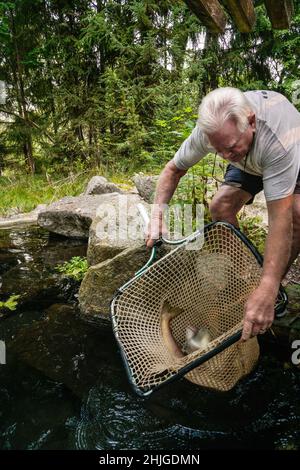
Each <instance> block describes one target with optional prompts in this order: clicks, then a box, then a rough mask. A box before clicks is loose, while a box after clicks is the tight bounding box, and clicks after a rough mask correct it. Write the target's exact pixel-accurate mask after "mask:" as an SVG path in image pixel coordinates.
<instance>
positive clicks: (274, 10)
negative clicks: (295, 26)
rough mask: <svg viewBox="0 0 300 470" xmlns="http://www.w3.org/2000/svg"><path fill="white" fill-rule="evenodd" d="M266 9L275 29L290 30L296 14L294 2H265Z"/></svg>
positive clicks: (273, 0) (281, 0)
mask: <svg viewBox="0 0 300 470" xmlns="http://www.w3.org/2000/svg"><path fill="white" fill-rule="evenodd" d="M265 5H266V9H267V12H268V15H269V18H270V20H271V23H272V27H273V28H274V29H288V28H289V27H290V24H291V20H292V16H293V13H294V3H293V0H265Z"/></svg>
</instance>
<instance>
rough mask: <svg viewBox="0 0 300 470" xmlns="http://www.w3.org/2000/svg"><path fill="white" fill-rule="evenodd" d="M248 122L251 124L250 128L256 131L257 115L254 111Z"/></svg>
mask: <svg viewBox="0 0 300 470" xmlns="http://www.w3.org/2000/svg"><path fill="white" fill-rule="evenodd" d="M248 122H249V124H250V126H251V127H252V129H253V130H254V131H255V129H256V118H255V114H254V113H253V112H252V111H251V113H250V114H249V116H248Z"/></svg>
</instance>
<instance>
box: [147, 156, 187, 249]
mask: <svg viewBox="0 0 300 470" xmlns="http://www.w3.org/2000/svg"><path fill="white" fill-rule="evenodd" d="M185 173H186V170H179V169H178V168H177V167H176V165H175V164H174V163H173V161H172V160H171V161H170V162H168V163H167V164H166V166H165V168H164V169H163V171H162V172H161V175H160V177H159V180H158V183H157V187H156V194H155V200H154V206H153V208H152V214H151V222H150V224H149V227H148V230H147V234H146V237H145V238H146V245H147V247H148V248H151V247H152V246H153V245H154V243H155V241H156V240H158V239H159V238H160V236H161V235H165V234H166V233H168V232H167V229H166V227H165V225H164V221H163V210H164V208H165V207H167V204H168V203H169V201H170V200H171V197H172V196H173V194H174V191H175V189H176V188H177V185H178V183H179V180H180V178H181V177H182V176H183V175H185Z"/></svg>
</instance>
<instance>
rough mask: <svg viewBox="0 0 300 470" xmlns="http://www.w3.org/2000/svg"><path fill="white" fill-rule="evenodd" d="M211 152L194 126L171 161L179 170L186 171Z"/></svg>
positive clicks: (197, 127)
mask: <svg viewBox="0 0 300 470" xmlns="http://www.w3.org/2000/svg"><path fill="white" fill-rule="evenodd" d="M211 151H212V148H210V147H209V145H208V143H207V142H206V140H205V139H204V136H203V134H202V133H201V130H200V128H199V126H196V127H195V128H194V129H193V131H192V133H191V135H190V136H189V137H188V138H187V139H186V140H185V141H184V142H183V143H182V145H181V146H180V148H179V150H178V151H177V152H176V154H175V156H174V158H173V160H172V161H173V162H174V164H175V165H176V166H177V168H178V169H179V170H187V169H188V168H190V167H191V166H193V165H195V164H196V163H198V162H199V161H200V160H201V159H202V158H203V157H205V155H207V154H208V153H209V152H211Z"/></svg>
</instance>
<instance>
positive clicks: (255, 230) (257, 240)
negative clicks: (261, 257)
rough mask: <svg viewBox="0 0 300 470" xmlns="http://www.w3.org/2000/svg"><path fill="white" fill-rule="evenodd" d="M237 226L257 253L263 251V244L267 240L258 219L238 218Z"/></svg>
mask: <svg viewBox="0 0 300 470" xmlns="http://www.w3.org/2000/svg"><path fill="white" fill-rule="evenodd" d="M239 225H240V229H241V231H242V232H243V233H244V234H245V235H246V236H247V237H248V238H249V240H251V242H252V243H253V245H254V246H255V248H256V249H257V250H258V251H259V253H261V254H263V253H264V251H265V243H266V238H267V232H266V230H265V229H264V228H263V227H262V226H261V218H260V217H258V216H257V217H244V216H242V217H239Z"/></svg>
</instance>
